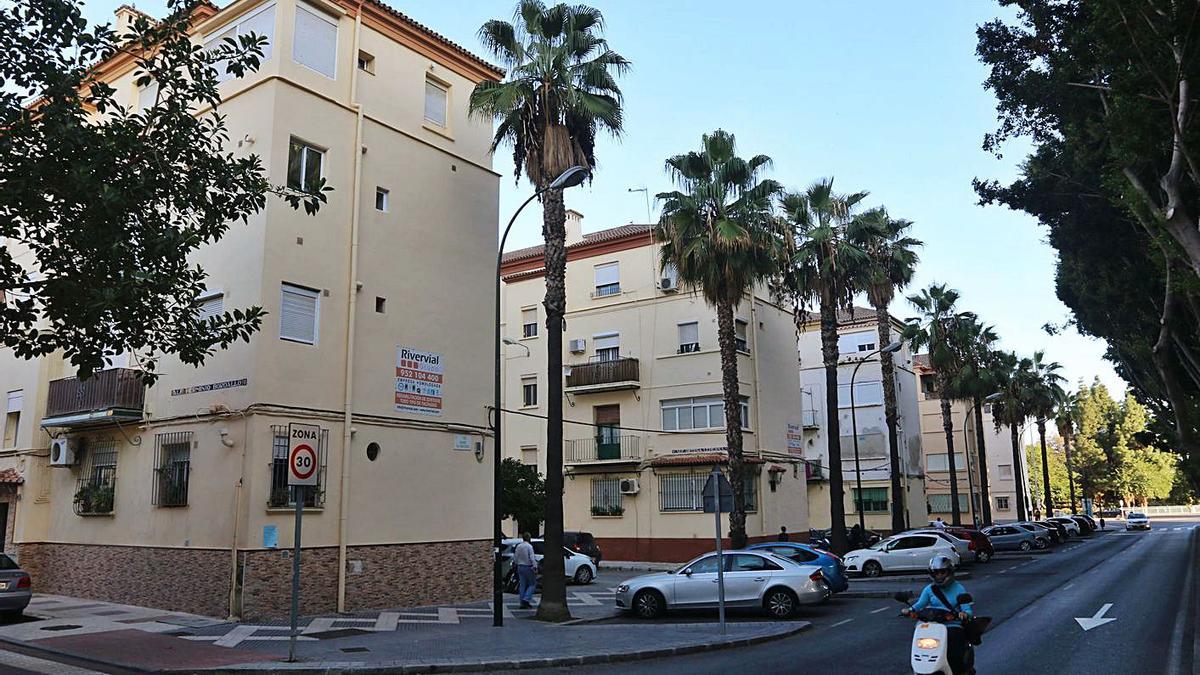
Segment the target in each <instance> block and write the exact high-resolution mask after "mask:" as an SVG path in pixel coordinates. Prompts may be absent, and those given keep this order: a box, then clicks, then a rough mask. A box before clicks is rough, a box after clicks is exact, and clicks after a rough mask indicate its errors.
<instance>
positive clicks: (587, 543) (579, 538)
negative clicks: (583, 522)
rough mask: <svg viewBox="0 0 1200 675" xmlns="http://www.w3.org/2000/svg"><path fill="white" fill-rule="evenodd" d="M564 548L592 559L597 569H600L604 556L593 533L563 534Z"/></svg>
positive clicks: (573, 532)
mask: <svg viewBox="0 0 1200 675" xmlns="http://www.w3.org/2000/svg"><path fill="white" fill-rule="evenodd" d="M563 546H566V547H567V548H569V549H571V550H572V551H575V552H576V553H582V554H583V555H586V556H587V557H589V558H591V559H592V564H594V565H595V566H596V569H600V560H601V558H603V557H604V556H603V554H602V552H601V551H600V545H599V544H597V543H596V538H595V537H593V536H592V533H591V532H575V531H572V532H563Z"/></svg>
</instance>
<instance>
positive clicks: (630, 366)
mask: <svg viewBox="0 0 1200 675" xmlns="http://www.w3.org/2000/svg"><path fill="white" fill-rule="evenodd" d="M638 363H639V362H638V360H637V359H636V358H634V357H630V356H621V357H617V358H602V359H596V358H593V359H592V360H591V361H588V362H587V363H576V364H572V365H571V366H570V369H571V370H570V372H569V373H568V374H567V386H566V391H567V392H568V393H572V394H585V393H596V392H601V391H619V390H621V389H637V388H638V387H640V386H641V377H640V375H639V373H638Z"/></svg>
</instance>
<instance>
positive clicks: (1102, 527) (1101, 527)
mask: <svg viewBox="0 0 1200 675" xmlns="http://www.w3.org/2000/svg"><path fill="white" fill-rule="evenodd" d="M1100 529H1102V530H1103V529H1104V516H1100Z"/></svg>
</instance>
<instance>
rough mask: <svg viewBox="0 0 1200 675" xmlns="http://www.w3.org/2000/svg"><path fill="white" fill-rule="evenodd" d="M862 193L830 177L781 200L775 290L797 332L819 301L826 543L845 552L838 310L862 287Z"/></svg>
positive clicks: (864, 257)
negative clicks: (842, 188)
mask: <svg viewBox="0 0 1200 675" xmlns="http://www.w3.org/2000/svg"><path fill="white" fill-rule="evenodd" d="M866 197H867V193H866V192H856V193H853V194H849V195H842V194H837V193H835V192H834V191H833V179H832V178H828V179H823V180H819V181H817V182H816V183H813V184H812V185H811V186H810V187H809V188H808V189H807V190H806V191H804V192H789V193H785V194H783V195H782V196H781V198H780V200H779V202H780V203H779V206H780V210H781V211H782V221H783V223H784V225H785V227H786V228H787V229H788V242H789V247H788V249H787V250H786V259H785V260H784V261H783V264H782V265H781V269H780V275H779V277H778V279H777V280H776V286H777V288H776V292H777V294H779V295H781V296H784V297H786V298H790V299H791V301H792V304H793V310H794V314H795V320H796V324H797V331H799V330H800V328H799V326H800V324H801V323H803V321H804V319H805V318H806V317H807V315H808V309H807V308H808V307H811V306H812V305H814V304H815V305H817V306H818V308H819V311H820V317H821V358H822V361H823V363H824V366H825V413H826V417H825V438H826V442H827V447H828V451H829V518H830V527H831V534H830V545H831V546H832V547H833V550H834V552H835V553H845V552H846V549H847V540H846V503H845V499H846V495H845V490H844V488H843V480H842V443H841V425H840V421H839V419H838V398H837V396H838V394H837V392H838V344H837V342H838V335H837V325H838V311H839V310H842V311H846V312H849V311H851V309H852V307H853V303H854V294H855V293H856V292H858V291H860V290H862V270H863V269H864V267H865V265H866V262H867V254H866V251H864V250H863V249H862V248H861V247H860V246H859V245H858V244H856V243H855V242H856V241H858V240H859V239H860V238H859V237H856V236H855V235H854V233H853V230H854V228H856V227H859V226H861V225H862V222H861V221H859V220H858V219H856V218H854V217H853V211H854V208H855V207H856V206H857V205H858V204H859V203H860V202H861V201H862V200H863V199H866Z"/></svg>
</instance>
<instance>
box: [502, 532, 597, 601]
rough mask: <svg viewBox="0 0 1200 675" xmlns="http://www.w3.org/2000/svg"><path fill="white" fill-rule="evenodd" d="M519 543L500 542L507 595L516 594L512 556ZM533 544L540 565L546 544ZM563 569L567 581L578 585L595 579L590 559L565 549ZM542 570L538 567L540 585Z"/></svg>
mask: <svg viewBox="0 0 1200 675" xmlns="http://www.w3.org/2000/svg"><path fill="white" fill-rule="evenodd" d="M519 543H521V540H520V539H506V540H504V541H502V542H500V545H501V549H500V560H501V562H500V573H501V574H502V575H503V578H504V590H505V591H506V592H508V593H516V592H517V585H518V584H517V570H516V569H514V568H513V564H512V556H513V549H515V548H516V546H517V544H519ZM529 543H531V544H533V553H534V557H535V558H536V559H537V561H538V562H539V563H541V561H542V558H543V557H545V556H544V553H545V551H544V547H545V545H546V542H545V541H543V540H541V539H534V540H532V541H531V542H529ZM563 567H564V568H565V572H566V577H567V581H568V582H569V583H575V584H580V585H587V584H590V583H592V581H593V580H594V579H595V578H596V565H595V564H594V563H593V562H592V560H591V558H589V557H588V556H586V555H583V554H582V553H576V552H574V551H572V550H571V549H569V548H567V547H565V546H564V547H563ZM541 575H542V570H541V566H540V565H539V567H538V584H539V585H540V584H541Z"/></svg>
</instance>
